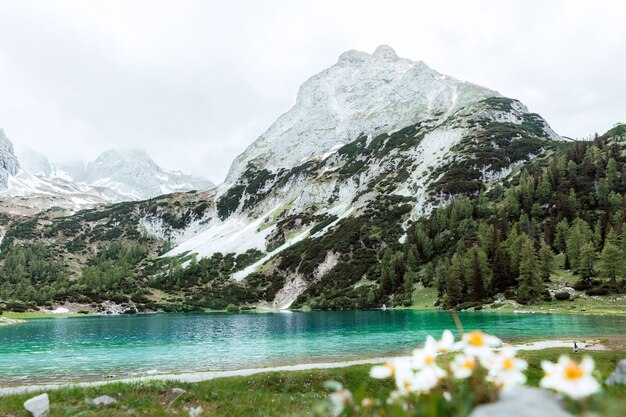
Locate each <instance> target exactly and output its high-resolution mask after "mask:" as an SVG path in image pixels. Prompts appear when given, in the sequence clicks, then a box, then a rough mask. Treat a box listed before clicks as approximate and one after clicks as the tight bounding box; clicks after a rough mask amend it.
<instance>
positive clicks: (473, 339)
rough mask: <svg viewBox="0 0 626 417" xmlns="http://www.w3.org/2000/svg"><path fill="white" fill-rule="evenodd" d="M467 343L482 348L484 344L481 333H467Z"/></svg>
mask: <svg viewBox="0 0 626 417" xmlns="http://www.w3.org/2000/svg"><path fill="white" fill-rule="evenodd" d="M468 343H469V344H470V345H472V346H476V347H480V346H483V345H484V344H485V337H484V335H483V334H482V332H471V333H468Z"/></svg>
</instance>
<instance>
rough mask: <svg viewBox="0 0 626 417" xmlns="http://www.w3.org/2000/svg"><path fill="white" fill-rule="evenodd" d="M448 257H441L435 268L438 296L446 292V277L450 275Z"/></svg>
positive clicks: (440, 296)
mask: <svg viewBox="0 0 626 417" xmlns="http://www.w3.org/2000/svg"><path fill="white" fill-rule="evenodd" d="M448 267H449V265H448V259H447V258H445V259H440V260H439V261H438V262H437V267H436V268H435V284H436V286H437V297H439V298H442V297H443V295H444V294H445V292H446V279H447V277H448Z"/></svg>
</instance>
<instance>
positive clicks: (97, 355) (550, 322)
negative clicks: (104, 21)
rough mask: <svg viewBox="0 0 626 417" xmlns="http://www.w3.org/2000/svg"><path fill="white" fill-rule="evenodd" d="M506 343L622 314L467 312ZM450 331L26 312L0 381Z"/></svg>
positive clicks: (433, 319)
mask: <svg viewBox="0 0 626 417" xmlns="http://www.w3.org/2000/svg"><path fill="white" fill-rule="evenodd" d="M460 317H461V320H462V322H463V325H464V326H465V328H466V329H482V330H484V331H487V332H490V333H493V334H496V335H498V336H500V337H501V338H503V339H505V340H506V341H511V342H514V341H516V340H526V339H549V338H573V337H580V338H589V337H599V336H612V335H621V334H623V333H624V329H626V318H624V317H606V316H580V315H562V316H560V315H530V314H493V313H467V314H461V315H460ZM447 328H449V329H454V323H453V321H452V318H451V316H450V314H449V313H446V312H418V311H349V312H330V311H328V312H307V313H305V312H302V313H298V312H296V313H267V314H221V313H219V314H218V313H215V314H188V315H184V314H172V315H168V314H155V315H137V316H113V317H111V316H109V317H78V318H54V319H37V320H29V321H28V322H27V323H25V324H20V325H15V326H8V327H0V385H20V384H26V383H31V382H35V381H36V382H64V381H72V380H79V379H80V380H88V379H98V378H102V377H104V376H110V375H114V376H115V377H117V378H120V377H127V376H133V375H144V374H152V373H171V372H178V371H205V370H232V369H243V368H254V367H265V366H270V365H278V364H294V363H303V362H318V361H332V360H338V359H344V358H367V357H377V356H384V355H389V354H400V353H408V352H410V351H411V349H412V348H413V347H415V346H416V345H417V344H419V343H421V342H423V340H424V338H425V336H426V335H427V334H433V335H439V334H440V333H441V331H442V330H443V329H447Z"/></svg>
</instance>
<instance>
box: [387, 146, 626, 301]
mask: <svg viewBox="0 0 626 417" xmlns="http://www.w3.org/2000/svg"><path fill="white" fill-rule="evenodd" d="M625 195H626V157H624V155H623V152H622V148H621V146H620V144H619V143H616V142H607V141H605V140H603V139H596V140H595V141H593V142H590V143H576V144H574V145H569V146H567V147H565V148H564V149H562V150H561V151H560V152H558V153H556V154H554V155H552V156H551V157H548V158H546V159H544V160H540V161H535V162H534V163H533V164H531V165H529V166H528V167H526V168H525V169H524V170H523V172H522V173H521V174H520V175H518V176H517V177H516V178H514V180H512V182H511V183H509V184H504V185H497V186H495V187H494V188H493V189H492V190H490V191H489V192H486V193H485V192H483V193H480V194H479V195H478V196H475V197H458V198H456V199H454V200H453V201H452V202H451V203H450V204H448V205H447V206H445V207H439V208H436V209H435V210H434V211H433V212H432V213H431V215H430V216H427V217H423V218H421V219H419V220H418V221H417V222H415V223H414V224H413V225H412V226H411V227H410V228H409V230H408V233H407V237H406V241H405V243H404V245H403V247H402V250H395V251H394V250H391V249H387V250H386V251H385V252H384V255H383V257H382V260H381V274H380V278H379V281H380V292H381V295H382V296H383V298H384V297H389V296H391V295H393V294H395V295H394V297H393V298H394V299H401V300H402V302H403V303H405V304H408V303H409V301H410V296H411V293H412V291H413V287H414V284H415V283H416V282H418V281H419V282H422V283H423V284H424V285H425V286H432V285H435V286H436V287H437V289H438V294H439V297H440V301H441V302H443V303H444V304H445V305H446V306H457V305H463V304H464V305H473V304H476V303H480V302H484V301H486V300H488V299H490V298H491V297H493V296H494V295H496V294H498V293H504V295H505V296H507V298H515V299H516V300H518V301H519V302H522V303H534V302H537V301H539V300H541V299H542V298H547V297H549V294H548V293H547V291H546V290H545V283H546V282H548V281H549V280H550V275H551V273H552V271H553V269H554V268H555V267H556V266H559V267H562V268H565V269H568V270H569V269H571V271H572V272H573V273H574V274H576V275H577V276H578V277H579V278H580V280H579V282H578V283H577V284H576V289H579V290H587V292H588V293H589V294H596V295H599V294H608V293H612V292H622V291H624V290H625V286H624V278H625V277H626V264H625V263H624V259H625V257H626V225H625V224H624V223H625V222H624V219H626V217H625V214H626V213H625V208H626V203H625V198H624V197H625ZM556 254H563V255H562V256H559V257H558V259H560V260H562V265H555V255H556Z"/></svg>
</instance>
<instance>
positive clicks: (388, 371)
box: [370, 362, 396, 379]
mask: <svg viewBox="0 0 626 417" xmlns="http://www.w3.org/2000/svg"><path fill="white" fill-rule="evenodd" d="M395 370H396V366H395V365H394V364H393V363H391V362H387V363H385V364H384V365H377V366H373V367H372V369H370V376H371V377H372V378H376V379H385V378H389V377H390V376H392V375H393V374H394V372H395Z"/></svg>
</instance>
